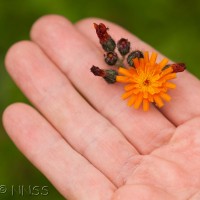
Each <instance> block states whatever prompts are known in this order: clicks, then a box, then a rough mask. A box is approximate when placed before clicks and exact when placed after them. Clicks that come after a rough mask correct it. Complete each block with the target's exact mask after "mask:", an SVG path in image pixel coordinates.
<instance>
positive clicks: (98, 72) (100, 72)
mask: <svg viewBox="0 0 200 200" xmlns="http://www.w3.org/2000/svg"><path fill="white" fill-rule="evenodd" d="M90 71H91V72H92V73H93V74H94V75H95V76H101V77H104V76H105V70H103V69H100V68H99V67H96V66H94V65H93V66H92V67H91V69H90Z"/></svg>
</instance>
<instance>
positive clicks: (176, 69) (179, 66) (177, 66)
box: [162, 63, 186, 73]
mask: <svg viewBox="0 0 200 200" xmlns="http://www.w3.org/2000/svg"><path fill="white" fill-rule="evenodd" d="M169 67H172V69H173V72H174V73H177V72H183V71H184V70H185V69H186V66H185V64H184V63H173V64H168V65H165V66H164V67H163V69H162V71H163V70H165V69H167V68H169Z"/></svg>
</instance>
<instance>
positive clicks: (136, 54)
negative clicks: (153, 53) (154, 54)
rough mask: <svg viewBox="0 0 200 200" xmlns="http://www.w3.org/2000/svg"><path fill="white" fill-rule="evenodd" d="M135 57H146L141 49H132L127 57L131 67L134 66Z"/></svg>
mask: <svg viewBox="0 0 200 200" xmlns="http://www.w3.org/2000/svg"><path fill="white" fill-rule="evenodd" d="M134 58H144V55H143V53H142V52H141V51H139V50H137V51H132V52H131V53H130V54H129V55H128V57H127V62H128V64H129V65H130V66H131V67H134V63H133V59H134Z"/></svg>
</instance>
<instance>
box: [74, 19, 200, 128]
mask: <svg viewBox="0 0 200 200" xmlns="http://www.w3.org/2000/svg"><path fill="white" fill-rule="evenodd" d="M94 22H95V23H105V24H106V26H108V27H109V32H110V34H111V35H112V36H113V37H114V38H115V39H116V40H119V39H120V38H121V37H125V38H127V39H128V40H130V41H131V44H132V48H133V50H134V49H139V50H142V51H144V50H148V51H155V50H153V48H152V47H150V46H149V45H148V44H146V43H145V42H142V41H141V40H140V39H139V38H137V37H136V36H134V35H132V34H131V33H130V32H128V31H126V30H124V29H123V28H121V27H119V26H117V25H115V24H113V23H110V22H108V21H104V20H101V19H86V20H82V21H80V22H79V23H78V24H77V25H76V27H77V28H78V30H79V31H80V32H81V33H83V34H84V35H85V36H86V37H88V38H89V39H90V40H91V41H92V42H93V43H94V44H96V46H100V45H99V44H98V39H97V37H96V35H95V34H94V30H92V28H91V24H92V23H94ZM147 34H148V33H147ZM163 40H164V38H163ZM171 45H173V44H171ZM160 58H161V56H160ZM181 62H184V60H183V61H181ZM188 67H189V66H188ZM175 83H176V85H177V88H176V89H175V90H173V91H171V92H170V95H171V96H172V100H171V102H170V103H167V104H165V106H164V107H163V108H162V109H161V112H162V113H163V114H164V115H165V116H166V117H167V118H168V119H169V120H170V121H172V123H174V124H176V125H179V124H182V123H184V122H185V121H187V120H189V119H191V118H193V117H194V116H198V115H199V114H200V106H198V105H199V101H200V82H199V80H198V79H197V78H196V77H194V76H193V75H191V74H190V73H189V72H187V71H185V72H183V73H180V74H178V77H177V79H176V80H175Z"/></svg>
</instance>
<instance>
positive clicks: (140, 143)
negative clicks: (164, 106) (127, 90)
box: [31, 16, 174, 154]
mask: <svg viewBox="0 0 200 200" xmlns="http://www.w3.org/2000/svg"><path fill="white" fill-rule="evenodd" d="M83 23H84V22H83ZM85 25H86V26H85V28H86V27H87V28H86V29H87V30H88V32H90V31H93V35H95V33H94V28H93V23H92V22H91V21H90V23H86V24H85ZM83 26H84V24H83ZM79 31H81V28H80V29H79ZM79 31H77V29H76V28H75V27H74V26H73V25H72V24H71V23H70V22H69V21H67V20H66V19H64V18H62V17H58V16H46V17H43V18H41V19H40V20H38V21H37V22H36V23H35V25H34V26H33V28H32V31H31V37H32V40H33V41H34V42H36V43H37V44H38V45H39V46H40V47H41V48H42V49H43V50H44V51H45V53H46V54H47V55H48V56H49V57H50V58H51V59H52V60H53V62H54V63H56V65H57V66H58V67H59V68H60V69H61V70H62V71H63V72H64V73H65V74H66V75H67V77H68V78H69V79H70V81H71V82H72V83H73V85H75V87H76V88H77V89H78V90H79V92H80V93H82V94H83V96H84V97H85V98H86V99H87V100H88V101H89V102H90V103H91V104H92V105H93V106H94V107H95V109H97V110H98V111H99V112H100V113H102V114H103V115H104V116H105V117H106V118H107V119H109V120H110V121H111V122H112V123H113V124H114V125H115V126H116V127H118V129H120V130H121V132H123V134H124V135H125V136H126V137H127V138H128V140H129V141H130V142H131V143H132V144H133V145H134V146H135V147H136V148H137V149H138V150H139V151H140V152H141V153H144V154H145V153H148V152H151V151H152V150H153V149H155V148H157V147H159V146H160V145H162V144H163V143H165V142H166V141H168V139H169V138H170V137H171V134H172V132H173V130H174V126H173V124H172V123H171V122H169V121H168V120H167V119H166V118H165V117H163V115H162V114H161V113H160V112H159V111H158V110H157V109H155V108H154V107H152V108H151V111H150V112H148V113H143V112H141V111H140V110H139V111H136V110H134V109H130V108H129V107H127V106H126V105H125V103H124V102H122V101H121V93H122V87H120V86H119V85H108V84H106V83H105V82H104V81H102V80H100V79H98V78H97V77H94V76H93V75H92V74H91V73H90V67H91V66H92V65H93V64H94V65H97V66H105V63H104V62H103V54H102V52H101V50H100V48H98V47H97V46H96V45H95V44H93V42H91V39H90V38H89V36H88V38H89V39H87V38H86V37H85V36H83V35H82V34H81V33H79ZM92 37H93V36H92Z"/></svg>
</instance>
